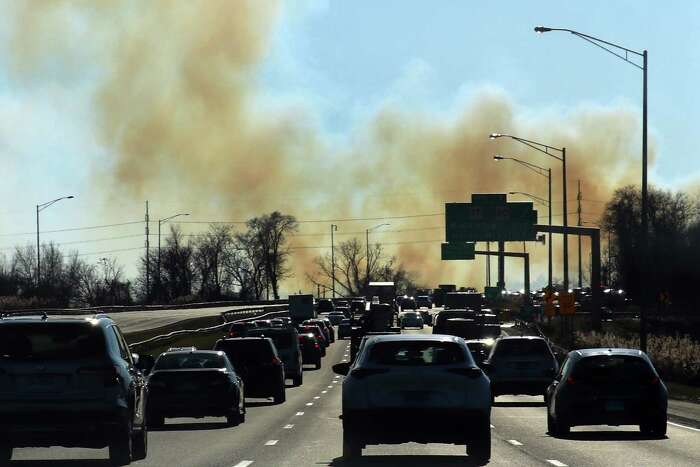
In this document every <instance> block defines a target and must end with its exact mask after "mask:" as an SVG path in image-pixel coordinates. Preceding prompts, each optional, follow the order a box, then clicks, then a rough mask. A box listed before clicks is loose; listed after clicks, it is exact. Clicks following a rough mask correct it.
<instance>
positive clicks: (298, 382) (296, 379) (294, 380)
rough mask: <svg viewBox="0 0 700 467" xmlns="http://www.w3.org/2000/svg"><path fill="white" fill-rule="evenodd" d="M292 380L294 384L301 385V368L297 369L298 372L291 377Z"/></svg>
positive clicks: (302, 376)
mask: <svg viewBox="0 0 700 467" xmlns="http://www.w3.org/2000/svg"><path fill="white" fill-rule="evenodd" d="M292 382H293V383H294V386H301V385H302V384H303V383H304V372H303V371H302V370H301V369H300V370H299V374H298V375H296V376H295V377H294V378H293V379H292Z"/></svg>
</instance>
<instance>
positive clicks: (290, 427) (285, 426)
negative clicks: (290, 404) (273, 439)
mask: <svg viewBox="0 0 700 467" xmlns="http://www.w3.org/2000/svg"><path fill="white" fill-rule="evenodd" d="M282 428H284V429H285V430H291V429H292V428H294V424H293V423H290V424H288V425H284V426H283V427H282Z"/></svg>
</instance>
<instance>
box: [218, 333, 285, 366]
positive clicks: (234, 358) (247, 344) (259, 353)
mask: <svg viewBox="0 0 700 467" xmlns="http://www.w3.org/2000/svg"><path fill="white" fill-rule="evenodd" d="M216 350H223V351H224V352H226V355H227V356H228V358H229V360H231V363H233V364H234V365H236V364H237V363H260V362H268V361H270V360H271V359H272V357H273V356H274V355H273V353H272V346H271V345H270V343H269V341H267V340H264V339H259V340H258V339H255V340H247V339H246V340H243V339H241V340H240V341H238V340H236V339H231V340H226V341H224V342H223V343H221V344H219V345H217V349H216Z"/></svg>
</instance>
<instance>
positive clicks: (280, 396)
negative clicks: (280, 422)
mask: <svg viewBox="0 0 700 467" xmlns="http://www.w3.org/2000/svg"><path fill="white" fill-rule="evenodd" d="M272 400H273V401H274V402H275V404H282V403H284V401H285V400H287V394H286V391H285V389H284V384H283V385H282V389H280V390H279V391H278V392H277V394H275V395H274V396H273V398H272Z"/></svg>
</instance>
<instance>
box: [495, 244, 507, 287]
mask: <svg viewBox="0 0 700 467" xmlns="http://www.w3.org/2000/svg"><path fill="white" fill-rule="evenodd" d="M497 243H498V283H496V287H498V288H499V290H505V288H506V280H505V275H506V274H505V271H506V265H505V259H506V257H505V255H504V254H503V253H504V252H505V245H506V242H504V241H499V242H497Z"/></svg>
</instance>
